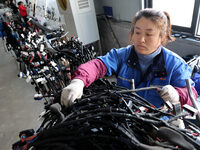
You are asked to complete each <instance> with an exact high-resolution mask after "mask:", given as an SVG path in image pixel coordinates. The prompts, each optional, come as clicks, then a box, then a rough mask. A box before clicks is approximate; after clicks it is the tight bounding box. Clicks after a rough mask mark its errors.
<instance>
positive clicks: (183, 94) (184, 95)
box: [174, 86, 198, 106]
mask: <svg viewBox="0 0 200 150" xmlns="http://www.w3.org/2000/svg"><path fill="white" fill-rule="evenodd" d="M174 88H175V89H176V91H177V92H178V94H179V101H180V103H181V106H183V105H184V104H188V105H190V106H192V105H193V104H192V101H191V99H190V96H189V93H188V90H187V87H182V88H180V87H174ZM192 92H193V95H194V97H195V99H197V96H198V94H197V91H196V90H195V88H194V87H193V86H192Z"/></svg>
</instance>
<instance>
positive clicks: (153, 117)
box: [28, 85, 199, 150]
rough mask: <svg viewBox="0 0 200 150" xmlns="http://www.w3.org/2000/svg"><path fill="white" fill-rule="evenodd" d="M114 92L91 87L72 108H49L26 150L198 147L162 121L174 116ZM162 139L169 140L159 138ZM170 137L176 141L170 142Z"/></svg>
mask: <svg viewBox="0 0 200 150" xmlns="http://www.w3.org/2000/svg"><path fill="white" fill-rule="evenodd" d="M95 87H96V88H95ZM103 87H104V88H103ZM97 89H99V90H97ZM116 89H118V91H119V90H122V89H121V88H119V87H115V86H112V87H111V86H110V85H109V86H107V87H106V86H105V85H104V86H102V87H101V86H94V87H92V88H90V89H88V90H87V91H85V93H86V94H85V95H84V97H83V98H82V99H80V100H77V102H76V103H75V104H74V105H72V106H71V107H68V108H65V109H62V110H61V111H60V108H59V109H57V110H56V107H51V106H50V107H49V110H50V111H49V114H51V116H49V117H50V118H49V120H46V121H44V122H43V124H42V125H41V127H40V132H39V133H38V135H37V139H36V140H35V141H34V142H33V143H31V144H30V145H29V147H28V148H30V147H32V148H33V147H34V148H35V149H36V150H46V149H48V150H59V149H62V150H85V149H98V150H102V149H113V150H116V149H128V150H129V149H136V150H137V149H138V150H139V149H150V150H154V149H155V150H156V149H157V150H158V149H159V150H162V149H163V150H167V149H195V148H197V147H198V148H199V145H198V144H197V143H195V141H194V140H193V139H191V138H190V137H188V136H187V135H186V134H185V133H184V132H182V131H181V130H180V129H178V128H177V127H175V126H173V125H172V124H170V119H169V121H164V120H162V119H161V118H162V117H164V116H168V117H169V118H170V117H175V116H174V115H172V114H170V113H168V111H163V110H160V109H156V108H154V107H152V106H150V105H148V104H147V103H146V102H145V100H141V99H140V98H139V97H137V95H136V94H120V93H117V92H116ZM95 91H96V92H95ZM88 93H89V95H87V94H88ZM140 107H145V108H146V109H147V110H146V111H145V112H142V111H139V108H140ZM61 115H62V117H61ZM63 116H64V117H63ZM53 118H54V119H53ZM177 118H179V117H177ZM167 133H170V135H168V134H167ZM169 136H172V137H169ZM162 137H168V138H164V139H162ZM173 137H178V139H176V140H171V141H170V139H173ZM179 139H181V140H180V141H179ZM181 143H184V144H185V145H184V144H181ZM191 143H192V144H191ZM193 145H194V146H193Z"/></svg>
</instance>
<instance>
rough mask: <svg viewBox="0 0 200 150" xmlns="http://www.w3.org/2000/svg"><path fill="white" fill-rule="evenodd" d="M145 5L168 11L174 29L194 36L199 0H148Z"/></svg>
mask: <svg viewBox="0 0 200 150" xmlns="http://www.w3.org/2000/svg"><path fill="white" fill-rule="evenodd" d="M145 7H149V8H155V9H159V10H163V11H166V12H168V13H169V14H170V16H171V23H172V29H173V30H174V31H179V32H184V33H188V34H190V35H193V36H194V34H195V29H196V24H197V18H198V11H199V0H146V1H145ZM199 34H200V30H199Z"/></svg>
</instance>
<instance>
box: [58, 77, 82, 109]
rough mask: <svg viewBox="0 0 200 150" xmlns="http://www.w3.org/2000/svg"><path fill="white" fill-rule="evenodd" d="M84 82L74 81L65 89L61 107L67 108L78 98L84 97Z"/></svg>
mask: <svg viewBox="0 0 200 150" xmlns="http://www.w3.org/2000/svg"><path fill="white" fill-rule="evenodd" d="M83 88H84V82H83V81H82V80H80V79H73V80H72V81H71V83H70V84H69V85H68V86H67V87H65V88H63V90H62V94H61V105H64V106H66V107H68V106H70V105H72V103H73V102H74V101H75V99H77V98H81V96H82V95H83Z"/></svg>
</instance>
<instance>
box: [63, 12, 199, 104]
mask: <svg viewBox="0 0 200 150" xmlns="http://www.w3.org/2000/svg"><path fill="white" fill-rule="evenodd" d="M129 39H130V41H131V43H132V45H128V46H127V47H123V48H120V49H112V50H111V51H110V52H108V53H107V54H106V55H105V56H100V57H98V58H97V59H93V60H91V61H89V62H87V63H85V64H82V65H80V66H79V67H78V68H77V70H76V71H75V72H74V77H73V80H72V81H71V83H70V84H69V85H68V86H67V87H65V88H64V89H63V91H62V94H61V104H62V105H64V106H69V105H71V104H72V103H73V102H74V100H75V99H77V98H81V96H82V94H83V88H84V87H88V86H89V85H90V84H91V83H92V82H94V81H95V80H97V79H99V78H102V77H103V76H105V75H107V76H112V75H116V78H117V85H118V86H123V87H126V88H129V89H130V88H131V84H132V82H131V81H132V79H134V83H135V88H136V89H137V88H142V87H151V86H163V88H162V89H161V90H159V91H156V90H146V91H140V92H137V94H138V95H140V96H141V97H143V98H145V99H146V100H148V101H149V102H150V103H152V104H153V105H155V106H156V107H160V106H161V105H162V104H163V103H164V101H170V102H171V103H176V102H178V101H179V102H180V103H181V105H184V104H189V105H192V102H191V100H190V98H189V95H188V92H187V88H186V81H185V79H190V78H191V69H190V67H189V66H188V65H187V64H186V62H185V61H184V60H183V59H182V58H181V57H180V56H178V55H177V54H175V53H174V52H172V51H170V50H168V49H167V48H165V47H164V46H165V45H166V44H167V43H168V42H170V41H173V40H174V38H173V37H172V36H171V23H170V16H169V15H168V13H166V12H162V11H158V10H154V9H143V10H140V11H138V12H137V13H136V16H135V17H134V18H133V21H132V23H131V29H130V36H129ZM190 83H191V85H192V91H193V93H194V95H195V97H197V92H196V90H195V89H194V83H193V82H192V80H191V81H190Z"/></svg>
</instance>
